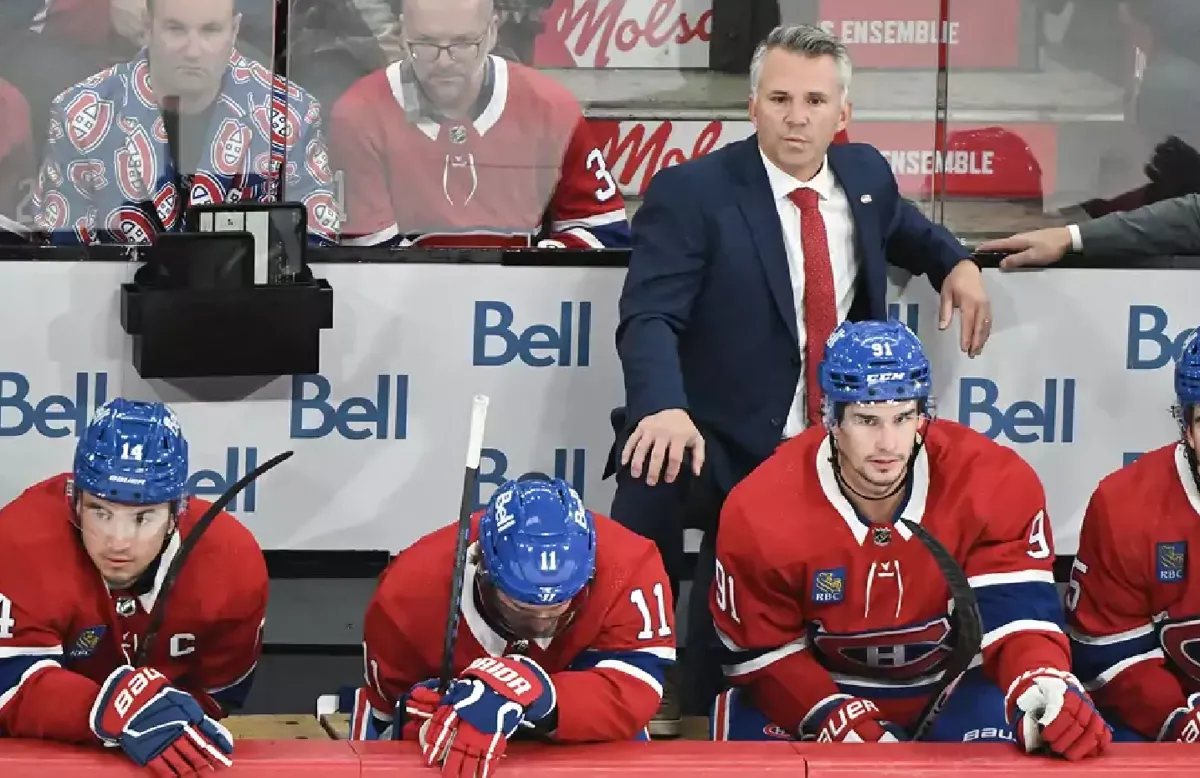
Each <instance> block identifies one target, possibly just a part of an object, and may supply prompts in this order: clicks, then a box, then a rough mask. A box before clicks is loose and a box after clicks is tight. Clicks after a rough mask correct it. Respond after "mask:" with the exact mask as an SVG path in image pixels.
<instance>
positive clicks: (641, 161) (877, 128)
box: [590, 119, 1058, 199]
mask: <svg viewBox="0 0 1200 778" xmlns="http://www.w3.org/2000/svg"><path fill="white" fill-rule="evenodd" d="M590 124H591V126H592V131H593V133H594V134H595V136H596V140H597V143H598V144H599V146H600V149H601V150H602V151H603V152H604V155H605V158H606V159H607V160H608V164H609V168H610V170H611V171H612V174H613V177H614V178H616V180H617V184H618V185H619V186H620V187H621V191H622V192H623V193H624V194H626V195H639V194H641V193H642V192H644V191H645V189H646V186H647V185H648V184H649V183H650V179H651V178H652V177H653V176H654V174H655V173H657V172H658V171H659V170H662V169H663V168H665V167H670V166H671V165H678V164H679V163H680V162H684V161H686V160H689V159H694V158H696V157H699V156H702V155H704V154H708V153H709V152H711V151H715V150H716V149H719V148H721V147H722V146H724V145H726V144H727V143H731V142H733V141H737V140H742V139H743V138H747V137H749V136H750V135H751V134H752V133H753V132H754V127H753V126H752V125H751V124H750V122H748V121H736V122H728V121H611V120H602V119H593V120H591V121H590ZM849 135H850V139H851V140H852V141H858V142H862V143H869V144H871V145H872V146H875V148H877V149H879V151H880V152H881V153H882V154H883V155H884V157H886V158H887V160H888V161H889V162H890V163H891V166H892V170H893V171H894V172H895V173H896V179H897V181H898V182H899V184H900V191H901V192H902V193H903V194H904V195H905V196H907V197H915V198H922V197H929V196H931V195H932V193H933V191H934V189H933V187H934V186H935V184H936V185H938V186H939V188H940V186H941V184H940V179H941V173H942V172H943V171H945V174H946V175H945V189H944V192H945V194H947V195H948V196H951V197H996V198H1010V199H1014V198H1030V199H1039V198H1041V197H1044V196H1047V195H1049V194H1051V193H1052V192H1053V190H1054V184H1055V180H1054V179H1055V176H1054V171H1055V166H1056V164H1057V156H1058V131H1057V129H1056V128H1055V127H1054V125H1052V124H1012V125H1004V126H988V127H984V126H978V125H965V124H951V125H950V126H949V127H948V132H947V144H946V145H947V148H946V150H945V151H944V152H943V153H941V154H937V153H935V151H934V125H933V123H931V122H859V123H857V124H851V126H850V131H849Z"/></svg>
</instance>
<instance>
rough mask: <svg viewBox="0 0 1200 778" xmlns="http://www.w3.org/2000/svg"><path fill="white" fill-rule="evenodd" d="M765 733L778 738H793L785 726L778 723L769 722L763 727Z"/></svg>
mask: <svg viewBox="0 0 1200 778" xmlns="http://www.w3.org/2000/svg"><path fill="white" fill-rule="evenodd" d="M763 734H764V735H766V736H767V737H773V738H776V739H778V740H791V739H792V736H791V735H789V734H788V733H787V732H786V731H785V730H784V729H783V727H780V726H779V725H778V724H768V725H767V726H765V727H763Z"/></svg>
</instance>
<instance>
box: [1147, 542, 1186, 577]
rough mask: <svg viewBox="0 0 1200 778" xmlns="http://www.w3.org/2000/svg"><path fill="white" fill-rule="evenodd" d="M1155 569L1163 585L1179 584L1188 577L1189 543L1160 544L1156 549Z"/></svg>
mask: <svg viewBox="0 0 1200 778" xmlns="http://www.w3.org/2000/svg"><path fill="white" fill-rule="evenodd" d="M1154 567H1155V571H1156V572H1157V573H1158V580H1159V581H1160V582H1161V583H1178V582H1180V581H1182V580H1184V579H1185V578H1186V577H1187V541H1186V540H1176V541H1175V542H1173V543H1159V544H1158V548H1157V549H1155V554H1154Z"/></svg>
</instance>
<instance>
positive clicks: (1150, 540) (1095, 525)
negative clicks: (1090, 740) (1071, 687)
mask: <svg viewBox="0 0 1200 778" xmlns="http://www.w3.org/2000/svg"><path fill="white" fill-rule="evenodd" d="M1191 469H1192V465H1191V464H1190V463H1189V462H1188V457H1187V451H1186V449H1185V447H1184V446H1183V445H1182V444H1174V445H1170V446H1166V447H1164V448H1160V449H1158V450H1156V451H1151V452H1149V453H1147V454H1144V455H1142V456H1141V457H1140V458H1139V459H1138V460H1137V461H1136V462H1133V463H1132V464H1130V465H1128V466H1126V467H1124V468H1122V469H1121V470H1118V471H1117V472H1115V473H1113V474H1112V475H1109V476H1108V477H1107V478H1105V479H1104V480H1103V481H1101V482H1100V485H1099V486H1098V487H1097V488H1096V491H1095V493H1094V494H1093V495H1092V499H1091V501H1089V502H1088V507H1087V512H1086V513H1085V514H1084V518H1083V528H1082V530H1081V531H1080V536H1079V552H1078V554H1077V556H1076V558H1075V563H1074V566H1073V567H1072V569H1071V578H1070V582H1069V583H1068V584H1067V598H1066V600H1067V623H1068V625H1069V627H1070V630H1069V634H1070V636H1071V650H1072V654H1073V659H1074V661H1075V668H1076V673H1077V674H1078V675H1079V677H1080V678H1081V679H1083V681H1084V682H1085V684H1086V686H1087V688H1088V690H1089V691H1091V693H1092V696H1093V698H1094V699H1095V701H1096V704H1097V706H1099V707H1100V709H1101V710H1102V711H1104V712H1106V713H1109V714H1111V715H1113V716H1114V717H1115V718H1117V719H1118V720H1120V721H1121V722H1122V723H1124V724H1125V725H1126V726H1128V727H1130V728H1131V729H1133V730H1135V731H1136V732H1138V733H1139V734H1141V735H1143V736H1145V737H1148V738H1151V739H1155V740H1157V739H1158V738H1159V736H1160V730H1161V729H1162V726H1163V724H1164V723H1165V722H1166V719H1167V716H1168V715H1169V714H1170V713H1171V712H1172V711H1173V710H1174V709H1175V708H1179V707H1182V706H1183V705H1184V700H1185V698H1186V697H1187V695H1188V694H1191V693H1192V692H1196V691H1200V567H1198V566H1197V563H1196V558H1195V556H1194V555H1193V554H1191V553H1189V551H1188V546H1189V544H1191V543H1195V544H1197V545H1200V492H1198V491H1197V489H1196V480H1195V478H1194V476H1193V474H1192V472H1191ZM1193 584H1197V585H1193Z"/></svg>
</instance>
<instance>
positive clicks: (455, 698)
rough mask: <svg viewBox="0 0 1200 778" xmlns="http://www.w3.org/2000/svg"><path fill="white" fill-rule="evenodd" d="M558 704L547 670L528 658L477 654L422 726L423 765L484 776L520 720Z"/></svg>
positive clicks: (454, 777) (450, 774) (455, 777)
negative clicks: (476, 657)
mask: <svg viewBox="0 0 1200 778" xmlns="http://www.w3.org/2000/svg"><path fill="white" fill-rule="evenodd" d="M556 704H557V698H556V695H555V692H554V684H553V683H552V682H551V681H550V675H549V674H548V673H547V672H546V671H545V670H543V669H542V668H541V666H539V665H538V664H537V662H534V661H533V660H532V659H530V658H529V657H525V656H499V657H492V656H488V657H482V658H480V659H476V660H475V661H474V662H472V663H471V664H470V666H468V667H467V669H466V671H464V672H463V674H462V677H460V678H457V679H455V681H454V682H453V683H451V684H450V690H449V691H448V692H447V693H446V696H445V697H443V698H442V700H441V704H440V705H439V706H438V709H437V711H436V712H435V713H434V714H433V718H431V719H429V721H427V722H426V723H425V725H424V726H422V727H421V733H420V734H421V736H420V740H421V753H422V754H424V755H425V764H426V765H428V766H430V767H434V766H436V765H439V764H440V765H441V766H442V775H443V776H445V778H484V776H487V775H490V774H491V773H492V771H493V770H495V768H496V762H497V761H498V760H499V759H500V758H501V757H502V756H504V750H505V747H506V746H507V745H508V738H510V737H512V734H513V733H514V732H516V730H517V727H519V726H520V725H521V722H522V721H531V722H533V721H538V720H539V719H542V718H545V717H546V716H548V715H550V713H551V712H552V711H553V710H554V708H555V705H556Z"/></svg>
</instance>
